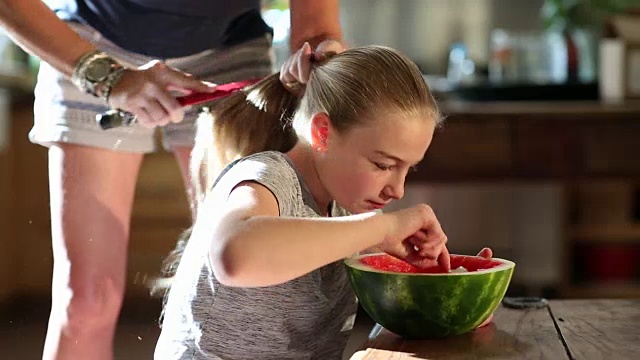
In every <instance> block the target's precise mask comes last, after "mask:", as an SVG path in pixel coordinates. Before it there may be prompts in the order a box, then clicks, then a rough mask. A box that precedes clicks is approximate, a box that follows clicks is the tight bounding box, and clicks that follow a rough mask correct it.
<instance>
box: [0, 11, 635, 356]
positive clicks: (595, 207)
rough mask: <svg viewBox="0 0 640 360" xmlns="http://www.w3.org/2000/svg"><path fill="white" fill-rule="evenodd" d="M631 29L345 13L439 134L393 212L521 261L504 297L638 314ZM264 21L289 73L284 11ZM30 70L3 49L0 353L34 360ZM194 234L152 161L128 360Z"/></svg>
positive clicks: (576, 17) (43, 290)
mask: <svg viewBox="0 0 640 360" xmlns="http://www.w3.org/2000/svg"><path fill="white" fill-rule="evenodd" d="M639 14H640V1H639V0H628V1H623V0H617V1H616V0H571V1H570V0H546V1H545V0H397V1H388V0H343V1H341V21H342V24H343V29H344V35H345V39H346V40H347V42H348V43H349V45H351V46H358V45H365V44H383V45H388V46H391V47H394V48H397V49H399V50H401V51H403V52H405V53H406V54H407V55H408V56H410V57H411V58H413V59H414V60H415V61H416V62H417V63H418V65H419V66H420V68H421V70H422V71H423V73H424V75H425V78H426V79H427V81H428V82H429V84H430V86H431V88H432V90H433V91H434V94H435V96H436V97H437V99H438V100H439V104H440V107H441V111H442V112H443V114H444V115H445V116H446V118H447V121H446V123H445V126H444V128H443V129H442V130H441V131H439V132H438V133H437V134H436V136H435V138H434V141H433V144H432V146H431V149H430V150H429V151H428V153H427V156H426V158H425V161H424V162H423V164H421V165H420V166H419V170H418V171H417V172H416V173H413V174H411V175H410V177H409V179H408V181H407V190H406V194H405V197H404V199H402V200H401V201H398V202H396V203H395V204H393V205H392V206H391V207H390V208H389V209H388V210H392V209H395V208H399V207H405V206H408V205H412V204H415V203H418V202H426V203H429V204H430V205H432V207H433V208H434V210H435V211H436V214H437V215H438V217H439V219H440V221H441V223H442V224H443V227H444V229H445V231H446V232H447V234H448V237H449V241H450V249H451V251H452V252H454V253H464V254H475V253H476V252H477V251H478V250H480V249H481V248H482V247H484V246H490V247H492V248H493V249H494V253H495V256H497V257H502V258H508V259H511V260H513V261H515V262H516V263H517V268H516V271H515V274H514V279H513V282H512V286H511V288H510V289H509V292H510V294H514V295H536V296H546V297H548V298H585V297H634V298H640V181H639V180H640V149H639V147H638V139H640V20H639V19H640V17H639V16H640V15H639ZM264 18H265V20H266V21H267V22H268V23H269V24H270V25H271V26H272V27H273V28H274V47H275V55H276V59H277V62H278V63H281V62H282V61H283V60H284V59H285V58H286V56H287V54H288V51H289V49H288V34H289V14H288V1H286V0H283V1H265V3H264ZM37 68H38V61H37V59H35V58H33V57H31V56H28V55H27V54H25V53H24V52H22V51H21V50H20V49H19V48H18V47H17V46H15V45H14V44H13V43H12V42H11V40H10V39H9V38H8V37H7V36H6V35H4V34H3V33H0V321H1V322H0V348H4V347H5V346H9V344H15V342H16V341H26V340H21V339H25V338H26V336H27V335H25V334H29V336H31V337H29V339H33V336H35V340H34V341H36V342H35V343H29V344H31V345H29V346H30V347H31V350H32V352H31V353H28V354H26V355H25V356H23V358H27V359H29V358H37V357H38V355H39V353H40V351H41V341H43V339H44V330H45V325H46V318H47V316H48V311H49V301H50V281H51V270H52V255H51V246H50V222H49V206H48V196H49V195H48V184H47V151H46V149H45V148H42V147H40V146H37V145H32V144H30V143H29V142H28V140H27V133H28V131H29V129H30V128H31V125H32V116H33V113H32V106H33V93H32V90H33V84H34V81H35V75H36V72H37ZM188 226H189V209H188V205H187V201H186V198H185V195H184V191H183V189H182V181H181V178H180V175H179V172H178V168H177V166H176V165H175V163H174V161H173V157H172V156H171V155H170V154H167V153H162V152H160V153H156V154H153V155H150V156H148V157H147V158H146V160H145V162H144V164H143V168H142V171H141V173H140V179H139V182H138V188H137V193H136V201H135V205H134V212H133V219H132V232H131V246H130V254H129V267H128V290H127V298H126V300H125V305H124V309H123V313H122V322H123V324H126V326H125V325H123V326H125V327H122V328H121V330H119V336H118V340H117V341H118V347H117V349H119V350H117V351H118V352H117V355H118V358H122V359H125V358H126V359H129V358H131V359H134V358H135V359H139V358H150V356H151V353H152V349H153V346H154V345H155V339H156V337H157V332H158V330H157V326H156V325H157V324H155V323H154V321H155V319H157V316H158V315H159V309H160V305H159V300H158V299H154V298H151V297H150V296H149V291H148V289H147V288H146V287H145V286H144V282H145V280H146V279H148V278H149V277H152V276H155V275H157V274H158V271H159V267H160V263H161V260H162V259H163V257H164V256H166V255H167V254H168V252H169V251H170V250H171V249H172V248H173V246H174V244H175V241H176V239H177V237H178V235H179V234H180V233H181V232H182V231H183V230H184V229H185V228H187V227H188ZM29 341H31V340H29ZM124 349H126V350H124ZM31 355H33V357H30V356H31Z"/></svg>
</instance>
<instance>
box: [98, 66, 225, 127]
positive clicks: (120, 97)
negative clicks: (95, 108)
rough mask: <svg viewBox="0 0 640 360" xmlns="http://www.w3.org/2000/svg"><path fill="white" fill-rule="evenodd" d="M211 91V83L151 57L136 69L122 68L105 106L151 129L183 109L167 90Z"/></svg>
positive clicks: (178, 117) (177, 117) (173, 119)
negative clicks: (126, 112) (150, 60)
mask: <svg viewBox="0 0 640 360" xmlns="http://www.w3.org/2000/svg"><path fill="white" fill-rule="evenodd" d="M214 90H215V85H214V84H211V83H207V82H204V81H199V80H197V79H195V78H194V77H192V76H191V75H190V74H186V73H183V72H181V71H178V70H176V69H173V68H171V67H169V66H167V65H166V64H164V63H162V62H160V61H157V60H154V61H152V62H149V63H147V64H145V65H143V66H141V67H140V68H138V69H136V70H125V74H124V75H123V76H122V78H120V80H119V81H118V82H117V83H116V84H115V85H114V87H113V89H112V90H111V95H110V96H109V105H110V106H111V107H113V108H118V109H122V110H125V111H128V112H131V113H133V114H134V115H135V116H136V118H137V119H138V122H139V123H140V124H142V125H143V126H145V127H149V128H152V127H156V126H164V125H167V124H168V123H170V122H173V123H177V122H180V121H182V118H183V116H184V109H183V108H182V107H181V106H180V104H179V103H178V101H177V100H176V99H175V97H174V95H172V94H171V91H178V92H181V93H184V94H188V93H191V92H212V91H214Z"/></svg>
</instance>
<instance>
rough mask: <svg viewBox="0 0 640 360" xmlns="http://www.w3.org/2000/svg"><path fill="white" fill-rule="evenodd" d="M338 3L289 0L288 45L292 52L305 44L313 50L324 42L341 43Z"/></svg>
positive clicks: (332, 1)
mask: <svg viewBox="0 0 640 360" xmlns="http://www.w3.org/2000/svg"><path fill="white" fill-rule="evenodd" d="M339 3H340V2H339V1H338V0H322V1H309V0H291V2H290V4H291V5H290V6H291V38H290V41H289V45H290V49H291V51H292V52H295V51H297V50H298V49H300V47H302V44H304V43H305V42H309V45H311V48H312V49H315V48H316V47H317V46H318V45H319V44H320V43H321V42H323V41H325V40H338V41H342V28H341V26H340V7H339Z"/></svg>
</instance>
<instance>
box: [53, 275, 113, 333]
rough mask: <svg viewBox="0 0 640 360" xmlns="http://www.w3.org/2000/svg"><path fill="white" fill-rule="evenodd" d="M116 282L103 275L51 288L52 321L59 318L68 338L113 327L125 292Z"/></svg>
mask: <svg viewBox="0 0 640 360" xmlns="http://www.w3.org/2000/svg"><path fill="white" fill-rule="evenodd" d="M118 282H120V281H118V280H116V279H113V278H110V277H108V276H102V277H94V278H92V279H85V280H82V281H75V282H74V281H72V282H70V284H69V286H68V287H66V288H65V287H58V288H54V294H53V295H54V301H53V306H52V309H51V312H52V314H51V318H52V320H54V319H58V321H59V322H60V325H61V326H62V327H63V328H64V331H65V335H66V336H69V337H82V336H83V335H84V334H87V333H92V332H94V331H97V330H101V329H104V328H108V327H114V326H115V323H116V319H117V318H118V314H119V312H120V307H121V305H122V298H123V294H124V287H123V286H120V285H118ZM56 292H57V294H56ZM65 293H66V294H65ZM56 295H57V296H56Z"/></svg>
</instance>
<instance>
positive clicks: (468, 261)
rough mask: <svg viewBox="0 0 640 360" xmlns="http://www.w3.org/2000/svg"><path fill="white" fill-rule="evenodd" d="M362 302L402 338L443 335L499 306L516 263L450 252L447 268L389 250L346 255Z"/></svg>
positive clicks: (477, 322)
mask: <svg viewBox="0 0 640 360" xmlns="http://www.w3.org/2000/svg"><path fill="white" fill-rule="evenodd" d="M345 264H346V267H347V271H348V274H349V278H350V280H351V285H352V287H353V289H354V291H355V293H356V295H357V296H358V300H359V301H360V304H361V305H362V308H363V309H364V310H365V311H366V312H367V313H368V314H369V316H371V318H372V319H373V320H374V321H376V322H377V323H378V324H380V325H382V326H383V327H384V328H386V329H387V330H389V331H391V332H393V333H396V334H398V335H400V336H403V337H405V338H413V339H428V338H443V337H447V336H451V335H458V334H463V333H466V332H468V331H471V330H473V329H475V328H476V327H477V326H478V325H480V324H481V323H482V322H483V321H484V320H486V319H487V318H488V317H489V316H490V315H491V314H492V313H493V312H494V311H495V309H496V308H497V307H498V305H499V304H500V301H501V300H502V298H503V297H504V295H505V293H506V291H507V288H508V287H509V283H510V281H511V275H512V274H513V269H514V267H515V263H513V262H511V261H509V260H504V259H498V258H493V259H484V258H481V257H477V256H465V255H451V269H452V271H451V272H445V271H444V270H443V269H442V268H440V267H439V266H436V267H432V268H427V269H419V268H417V267H415V266H413V265H411V264H409V263H406V262H404V261H402V260H399V259H396V258H394V257H392V256H390V255H387V254H368V255H360V256H355V257H351V258H348V259H346V260H345Z"/></svg>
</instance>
